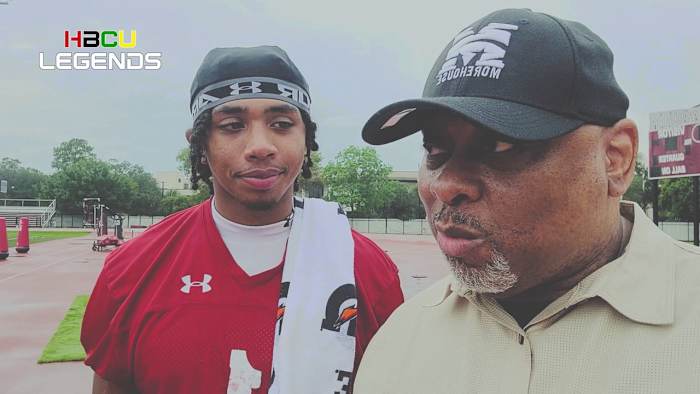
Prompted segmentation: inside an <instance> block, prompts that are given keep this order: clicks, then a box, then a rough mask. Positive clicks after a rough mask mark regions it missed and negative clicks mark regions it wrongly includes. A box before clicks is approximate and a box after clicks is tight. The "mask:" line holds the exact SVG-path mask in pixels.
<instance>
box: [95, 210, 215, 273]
mask: <svg viewBox="0 0 700 394" xmlns="http://www.w3.org/2000/svg"><path fill="white" fill-rule="evenodd" d="M206 203H207V201H205V202H203V203H201V204H198V205H195V206H193V207H190V208H187V209H184V210H182V211H178V212H175V213H173V214H171V215H169V216H167V217H165V218H164V219H163V220H161V221H160V222H158V223H156V224H154V225H152V226H150V227H149V228H148V229H147V230H146V231H144V232H143V233H142V234H141V235H139V236H137V237H136V238H133V239H131V240H129V241H127V242H125V243H124V244H123V245H122V246H120V247H119V248H117V249H115V250H114V251H112V252H111V253H110V254H109V255H108V256H107V257H106V258H105V264H104V268H103V274H105V275H107V277H108V278H109V282H110V283H111V282H114V281H115V280H117V278H123V279H126V278H133V279H134V280H135V278H136V277H139V276H140V274H142V273H143V272H144V271H145V270H147V269H148V267H149V265H150V263H151V262H152V261H154V260H155V258H156V257H157V256H158V255H159V254H160V253H162V252H163V251H165V250H167V249H168V248H170V247H172V246H174V245H178V247H179V246H181V244H182V241H183V240H187V239H190V238H191V237H188V236H187V235H188V234H189V233H192V232H195V231H202V230H201V229H197V228H195V227H196V226H197V225H198V223H197V221H198V219H200V218H201V216H200V215H201V213H202V209H205V208H206V207H205V205H206Z"/></svg>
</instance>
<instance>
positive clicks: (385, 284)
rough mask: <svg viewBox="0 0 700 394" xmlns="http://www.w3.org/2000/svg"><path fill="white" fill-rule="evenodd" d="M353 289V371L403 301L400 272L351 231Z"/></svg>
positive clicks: (371, 245)
mask: <svg viewBox="0 0 700 394" xmlns="http://www.w3.org/2000/svg"><path fill="white" fill-rule="evenodd" d="M353 238H354V240H355V285H356V287H357V295H358V304H359V312H358V317H357V334H356V338H355V339H356V348H355V371H357V367H358V365H359V363H360V360H362V355H363V354H364V351H365V349H366V348H367V345H368V344H369V342H370V340H371V339H372V337H373V336H374V334H375V333H376V332H377V331H378V330H379V328H380V327H381V325H382V324H384V322H386V320H387V319H388V318H389V316H390V315H391V314H392V312H394V310H395V309H396V308H398V307H399V305H401V304H402V303H403V301H404V297H403V292H402V291H401V282H400V280H399V270H398V268H397V267H396V264H394V262H393V261H392V260H391V258H390V257H389V256H388V255H387V254H386V253H385V252H384V251H383V250H382V249H381V248H379V246H377V244H375V243H374V242H372V241H371V240H370V239H369V238H367V237H365V236H363V235H361V234H359V233H356V232H355V231H353Z"/></svg>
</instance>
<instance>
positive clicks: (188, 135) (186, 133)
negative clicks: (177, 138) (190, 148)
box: [185, 129, 192, 144]
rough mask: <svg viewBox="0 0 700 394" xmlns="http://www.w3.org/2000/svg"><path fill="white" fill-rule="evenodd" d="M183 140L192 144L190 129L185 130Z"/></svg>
mask: <svg viewBox="0 0 700 394" xmlns="http://www.w3.org/2000/svg"><path fill="white" fill-rule="evenodd" d="M185 138H187V142H188V143H190V144H191V143H192V129H187V131H185Z"/></svg>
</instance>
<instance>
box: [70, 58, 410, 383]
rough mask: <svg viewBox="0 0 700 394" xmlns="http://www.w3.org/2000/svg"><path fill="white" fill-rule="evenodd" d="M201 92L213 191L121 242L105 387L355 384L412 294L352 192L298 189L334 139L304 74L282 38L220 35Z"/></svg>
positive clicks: (88, 345)
mask: <svg viewBox="0 0 700 394" xmlns="http://www.w3.org/2000/svg"><path fill="white" fill-rule="evenodd" d="M190 104H191V109H192V115H193V117H194V126H193V128H192V130H190V131H188V133H187V138H188V140H189V142H190V146H191V162H192V183H193V185H195V184H196V183H197V181H198V180H200V179H201V180H203V181H204V182H205V183H207V184H208V185H209V186H210V188H211V190H213V197H212V198H211V199H209V200H207V201H205V202H203V203H202V204H199V205H197V206H194V207H192V208H189V209H186V210H184V211H181V212H178V213H175V214H173V215H171V216H169V217H167V218H166V219H164V220H163V221H162V222H160V223H158V224H157V225H155V226H153V227H152V228H150V229H149V230H148V231H146V232H144V233H143V235H141V236H140V237H138V238H136V239H134V240H132V241H129V242H128V243H126V244H125V245H124V246H123V247H121V248H119V249H117V250H116V251H114V252H113V253H111V254H110V255H109V256H108V257H107V259H106V261H105V266H104V268H103V270H102V273H101V274H100V277H99V278H98V280H97V283H96V285H95V289H94V290H93V293H92V296H91V298H90V302H89V304H88V306H87V310H86V313H85V318H84V321H83V329H82V333H81V335H82V338H81V340H82V343H83V345H84V347H85V349H86V352H87V359H86V361H85V362H86V364H87V365H89V366H90V367H92V368H93V369H94V370H95V378H94V384H93V392H94V393H103V392H109V393H124V392H126V393H129V392H140V393H143V394H146V393H168V394H174V393H188V394H190V393H227V394H228V393H267V392H270V393H312V392H328V393H332V392H341V393H342V392H349V391H350V388H351V386H352V379H353V377H354V371H355V369H356V366H357V364H358V363H359V360H360V359H361V357H362V353H363V351H364V349H365V347H366V346H367V343H368V342H369V340H370V339H371V338H372V336H373V335H374V333H375V332H376V331H377V329H378V328H379V326H380V325H381V324H382V323H383V322H384V321H385V320H386V319H387V318H388V316H389V315H390V314H391V312H392V311H393V310H394V309H395V308H396V307H397V306H398V305H399V304H401V303H402V302H403V295H402V293H401V289H400V286H399V279H398V275H397V269H396V266H395V265H394V264H393V262H392V261H391V260H390V259H389V258H388V257H387V256H386V254H384V253H383V251H382V250H381V249H379V248H378V247H377V246H376V245H375V244H374V243H373V242H372V241H370V240H369V239H367V238H365V237H364V236H362V235H360V234H358V233H356V232H354V231H351V229H350V226H349V223H348V220H347V218H346V217H345V214H344V212H343V211H342V209H341V208H340V207H339V206H338V204H335V203H328V202H325V201H322V200H318V199H309V198H306V199H298V198H295V197H294V196H293V191H294V184H295V180H296V178H297V176H298V175H299V174H300V173H301V174H302V175H303V176H306V177H308V176H309V175H310V170H309V167H311V165H312V163H311V156H310V153H311V151H312V150H317V149H318V144H317V143H316V141H315V132H316V125H315V124H314V123H313V122H312V121H311V118H310V104H311V100H310V96H309V93H308V86H307V83H306V81H305V80H304V77H303V76H302V75H301V73H300V72H299V70H298V69H297V68H296V66H295V65H294V63H292V61H291V60H290V59H289V57H288V56H287V54H286V53H285V52H284V51H283V50H281V49H280V48H277V47H255V48H217V49H214V50H212V51H211V52H209V54H208V55H207V56H206V57H205V59H204V61H203V63H202V65H201V66H200V68H199V70H198V72H197V74H196V76H195V79H194V82H193V84H192V89H191V101H190Z"/></svg>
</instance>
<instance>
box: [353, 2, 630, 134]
mask: <svg viewBox="0 0 700 394" xmlns="http://www.w3.org/2000/svg"><path fill="white" fill-rule="evenodd" d="M628 107H629V100H628V98H627V96H626V95H625V93H624V92H623V91H622V89H621V88H620V86H619V85H618V84H617V82H616V81H615V76H614V74H613V54H612V52H611V51H610V48H608V46H607V45H606V44H605V42H604V41H603V40H602V39H601V38H600V37H598V36H597V35H596V34H595V33H593V32H592V31H591V30H589V29H588V28H587V27H586V26H584V25H582V24H581V23H578V22H572V21H567V20H563V19H559V18H555V17H553V16H550V15H547V14H542V13H538V12H533V11H531V10H529V9H505V10H499V11H495V12H493V13H491V14H489V15H487V16H485V17H483V18H481V19H479V20H478V21H476V22H474V23H473V24H471V25H469V27H467V28H465V29H464V30H462V31H461V32H459V33H458V34H457V36H456V37H455V38H454V39H452V40H451V41H450V42H449V43H448V44H447V46H446V47H445V49H444V50H443V51H442V53H441V54H440V56H439V57H438V58H437V61H436V62H435V65H434V66H433V68H432V70H431V71H430V74H429V75H428V79H427V81H426V82H425V87H424V89H423V97H422V98H420V99H413V100H404V101H399V102H396V103H394V104H391V105H388V106H387V107H385V108H382V109H381V110H379V111H378V112H377V113H375V114H374V115H373V116H372V117H371V118H370V119H369V120H368V121H367V123H366V124H365V126H364V128H363V129H362V138H363V139H364V140H365V141H366V142H368V143H370V144H373V145H382V144H386V143H389V142H392V141H396V140H398V139H400V138H403V137H406V136H408V135H410V134H413V133H415V132H417V131H418V130H419V129H420V127H421V124H420V119H421V117H422V114H424V113H425V111H434V110H439V109H442V110H447V111H451V112H453V113H455V114H457V115H460V116H462V117H464V118H465V119H466V120H468V121H470V122H474V123H476V124H478V125H480V126H482V127H485V128H487V129H491V130H494V131H496V132H498V133H501V134H503V135H505V136H508V137H511V138H514V139H519V140H545V139H549V138H553V137H557V136H560V135H563V134H566V133H568V132H570V131H572V130H575V129H576V128H578V127H580V126H581V125H583V124H586V123H589V124H596V125H602V126H611V125H613V124H615V122H617V121H618V120H620V119H623V118H625V117H626V113H627V108H628Z"/></svg>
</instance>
